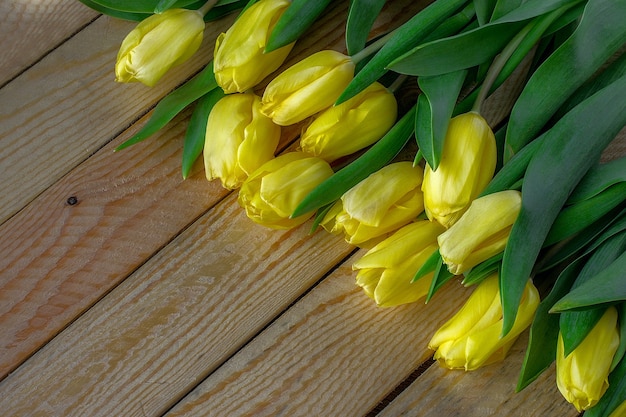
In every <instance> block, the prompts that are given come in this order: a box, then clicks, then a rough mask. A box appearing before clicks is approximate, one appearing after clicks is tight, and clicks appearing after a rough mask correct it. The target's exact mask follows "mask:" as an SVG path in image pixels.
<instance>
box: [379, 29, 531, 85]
mask: <svg viewBox="0 0 626 417" xmlns="http://www.w3.org/2000/svg"><path fill="white" fill-rule="evenodd" d="M523 26H524V22H523V21H522V22H505V23H488V24H486V25H484V26H480V27H478V28H476V29H473V30H470V31H468V32H464V33H461V34H459V35H455V36H451V37H448V38H444V39H439V40H435V41H432V42H427V43H425V44H422V45H419V46H417V47H415V48H413V49H412V50H410V51H408V52H407V53H405V54H403V55H401V56H399V57H398V58H396V59H394V60H393V61H391V62H390V63H389V68H390V69H391V70H393V71H396V72H399V73H401V74H407V75H414V76H429V75H439V74H445V73H447V72H451V71H458V70H463V69H467V68H470V67H473V66H476V65H479V64H482V63H483V62H486V61H488V60H490V59H491V58H493V57H494V56H495V55H496V54H498V52H500V51H501V50H502V48H504V47H505V46H506V44H508V43H509V41H510V40H511V39H512V38H513V36H515V34H516V33H517V32H518V31H519V30H520V29H521V28H522V27H523Z"/></svg>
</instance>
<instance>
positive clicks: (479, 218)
mask: <svg viewBox="0 0 626 417" xmlns="http://www.w3.org/2000/svg"><path fill="white" fill-rule="evenodd" d="M521 207H522V195H521V193H520V192H519V191H515V190H507V191H501V192H498V193H494V194H489V195H486V196H484V197H481V198H478V199H476V200H474V201H473V202H472V204H471V205H470V207H469V209H468V210H467V211H466V212H465V214H463V216H462V217H461V219H460V220H459V221H458V222H457V223H455V224H454V225H453V226H452V227H451V228H449V229H448V230H446V232H445V233H442V234H441V235H440V236H439V238H438V239H437V240H438V242H439V246H440V250H439V252H440V253H441V257H442V259H443V261H444V262H445V263H446V265H447V266H448V270H449V271H450V272H452V273H453V274H455V275H458V274H461V273H463V272H465V271H468V270H469V269H471V268H472V267H474V266H476V265H478V264H479V263H481V262H483V261H485V260H487V259H489V258H491V257H492V256H494V255H496V254H498V253H500V252H502V251H503V250H504V247H505V246H506V243H507V241H508V239H509V235H510V233H511V228H512V227H513V223H514V222H515V220H516V219H517V216H518V214H519V211H520V209H521Z"/></svg>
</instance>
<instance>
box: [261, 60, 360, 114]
mask: <svg viewBox="0 0 626 417" xmlns="http://www.w3.org/2000/svg"><path fill="white" fill-rule="evenodd" d="M353 76H354V63H353V62H352V59H351V58H350V57H349V56H347V55H344V54H342V53H339V52H336V51H329V50H327V51H320V52H317V53H315V54H313V55H311V56H309V57H307V58H305V59H303V60H302V61H300V62H298V63H297V64H295V65H293V66H291V67H289V68H288V69H286V70H285V71H284V72H282V73H281V74H279V75H278V76H277V77H276V78H274V79H273V80H272V81H271V82H270V83H269V84H268V85H267V87H266V88H265V92H264V93H263V98H262V100H261V101H262V103H263V107H262V108H261V111H263V113H265V114H266V115H267V116H268V117H271V118H272V120H274V123H276V124H279V125H281V126H287V125H291V124H294V123H298V122H300V121H302V120H304V119H306V118H307V117H309V116H313V115H314V114H316V113H318V112H320V111H322V110H324V109H326V108H327V107H330V106H332V105H333V103H334V102H335V101H336V100H337V99H338V98H339V95H340V94H341V93H342V91H343V90H344V89H345V88H346V87H347V86H348V84H349V83H350V81H351V80H352V78H353Z"/></svg>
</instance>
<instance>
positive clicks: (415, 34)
mask: <svg viewBox="0 0 626 417" xmlns="http://www.w3.org/2000/svg"><path fill="white" fill-rule="evenodd" d="M465 3H467V0H439V1H435V2H433V3H431V4H430V5H428V6H427V7H426V8H424V9H422V10H421V11H420V12H419V13H417V14H416V15H415V16H413V17H412V18H411V19H410V20H409V21H408V22H406V23H405V24H404V25H402V26H400V27H399V28H398V29H396V30H395V31H394V32H393V35H392V36H391V38H390V39H389V40H388V41H387V42H386V43H385V45H384V46H383V47H382V48H381V49H380V50H379V51H378V52H377V53H376V55H374V57H372V59H371V60H370V61H369V62H368V63H367V64H366V65H365V67H364V68H363V69H362V70H361V71H359V72H358V74H356V75H355V77H354V79H353V80H352V81H351V82H350V84H349V85H348V87H346V89H345V90H344V92H343V93H342V94H341V96H340V97H339V99H338V100H337V104H340V103H342V102H344V101H346V100H348V99H350V98H352V97H354V96H355V95H357V94H358V93H360V92H361V91H363V90H364V89H365V88H367V87H368V86H369V85H370V84H372V83H373V82H375V81H376V80H377V79H378V78H380V77H381V76H382V75H383V74H384V73H385V72H386V71H387V66H388V65H389V63H390V62H391V61H393V60H394V59H395V58H397V57H398V56H400V55H401V54H403V53H405V52H406V51H407V50H409V49H410V48H413V47H414V46H416V45H417V44H418V43H419V42H420V41H421V40H422V39H423V38H424V37H425V36H427V35H428V34H429V33H430V32H432V31H433V30H434V29H435V28H436V27H437V26H439V24H440V23H441V22H443V21H445V20H446V18H448V17H450V16H451V15H453V14H454V13H455V12H456V11H457V10H459V9H460V8H461V7H463V6H464V5H465Z"/></svg>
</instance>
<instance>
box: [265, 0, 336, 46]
mask: <svg viewBox="0 0 626 417" xmlns="http://www.w3.org/2000/svg"><path fill="white" fill-rule="evenodd" d="M328 3H330V0H319V1H310V0H292V1H291V5H289V7H287V10H285V11H284V13H283V14H282V15H281V16H280V19H278V22H276V26H274V29H273V30H272V33H271V34H270V37H269V39H268V40H267V46H266V47H265V51H266V52H271V51H274V50H276V49H278V48H281V47H283V46H285V45H289V44H290V43H292V42H295V41H296V40H297V39H298V38H299V37H300V36H302V34H303V33H304V32H306V31H307V29H308V28H309V27H310V26H311V25H312V24H313V22H315V20H316V19H317V18H318V17H319V15H320V14H322V12H323V11H324V9H325V8H326V6H328Z"/></svg>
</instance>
